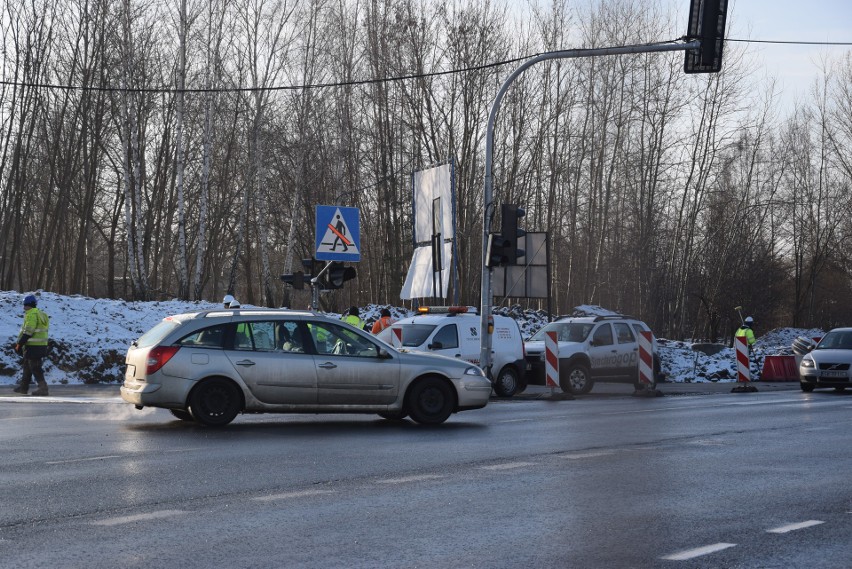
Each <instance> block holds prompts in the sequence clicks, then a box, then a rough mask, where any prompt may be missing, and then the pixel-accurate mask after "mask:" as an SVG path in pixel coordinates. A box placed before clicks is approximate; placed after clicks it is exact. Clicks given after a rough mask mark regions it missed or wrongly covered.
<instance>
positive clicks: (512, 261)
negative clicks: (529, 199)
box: [500, 204, 527, 265]
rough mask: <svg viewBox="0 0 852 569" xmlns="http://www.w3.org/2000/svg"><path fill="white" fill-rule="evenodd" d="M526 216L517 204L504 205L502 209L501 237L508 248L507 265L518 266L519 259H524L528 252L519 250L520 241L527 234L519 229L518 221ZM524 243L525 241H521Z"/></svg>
mask: <svg viewBox="0 0 852 569" xmlns="http://www.w3.org/2000/svg"><path fill="white" fill-rule="evenodd" d="M525 214H526V211H524V209H523V208H521V207H518V205H517V204H503V205H502V207H501V209H500V237H501V239H502V242H503V243H502V244H503V245H504V246H505V248H506V257H507V261H506V263H502V264H506V265H516V264H517V263H518V257H523V256H524V255H525V254H526V251H524V250H523V249H519V248H518V243H519V240H520V239H521V238H522V237H524V236H525V235H526V234H527V232H526V231H524V230H523V229H521V228H520V227H518V220H519V219H520V218H522V217H523V216H524V215H525ZM520 242H521V243H523V240H521V241H520Z"/></svg>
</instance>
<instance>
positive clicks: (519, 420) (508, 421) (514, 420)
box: [498, 419, 532, 423]
mask: <svg viewBox="0 0 852 569" xmlns="http://www.w3.org/2000/svg"><path fill="white" fill-rule="evenodd" d="M526 421H532V419H506V420H505V421H498V423H524V422H526Z"/></svg>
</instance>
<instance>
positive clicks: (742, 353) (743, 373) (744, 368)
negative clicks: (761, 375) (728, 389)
mask: <svg viewBox="0 0 852 569" xmlns="http://www.w3.org/2000/svg"><path fill="white" fill-rule="evenodd" d="M734 340H735V341H734V347H735V348H736V349H737V383H748V382H749V381H751V369H750V367H749V359H748V343H747V341H746V337H745V336H735V337H734Z"/></svg>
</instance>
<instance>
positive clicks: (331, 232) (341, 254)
mask: <svg viewBox="0 0 852 569" xmlns="http://www.w3.org/2000/svg"><path fill="white" fill-rule="evenodd" d="M316 212H317V231H316V244H317V247H316V253H315V254H314V257H315V258H316V259H318V260H320V261H350V262H354V261H360V260H361V229H360V226H359V216H360V211H359V209H358V208H357V207H342V206H336V205H318V206H316Z"/></svg>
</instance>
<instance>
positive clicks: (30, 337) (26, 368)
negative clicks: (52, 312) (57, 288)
mask: <svg viewBox="0 0 852 569" xmlns="http://www.w3.org/2000/svg"><path fill="white" fill-rule="evenodd" d="M36 304H38V301H37V300H36V297H35V296H33V295H32V294H28V295H27V296H26V297H25V298H24V323H23V325H21V331H20V333H19V334H18V340H17V342H16V343H15V352H16V353H18V354H20V355H22V356H23V358H24V359H23V363H22V364H21V367H22V369H23V372H24V376H23V378H22V379H21V385H19V386H18V387H16V388H15V389H14V391H15V393H21V394H24V395H26V393H27V391H29V389H30V382H31V381H32V378H33V376H35V379H36V383H38V389H36V390H35V391H33V395H47V382H46V381H45V380H44V370H43V368H42V365H43V360H44V357H45V356H46V355H47V329H48V327H49V325H50V319H49V318H48V316H47V314H45V313H44V312H42V311H41V310H39V309H38V308H36Z"/></svg>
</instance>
